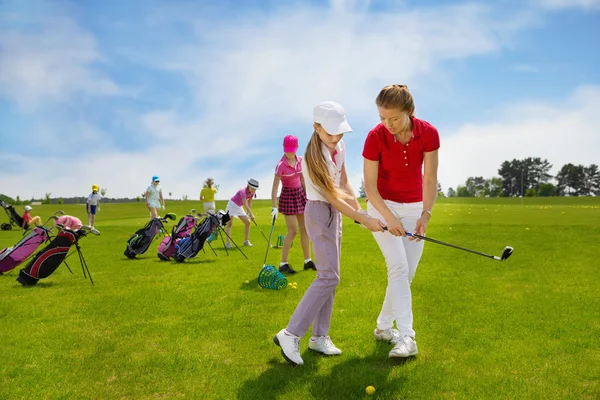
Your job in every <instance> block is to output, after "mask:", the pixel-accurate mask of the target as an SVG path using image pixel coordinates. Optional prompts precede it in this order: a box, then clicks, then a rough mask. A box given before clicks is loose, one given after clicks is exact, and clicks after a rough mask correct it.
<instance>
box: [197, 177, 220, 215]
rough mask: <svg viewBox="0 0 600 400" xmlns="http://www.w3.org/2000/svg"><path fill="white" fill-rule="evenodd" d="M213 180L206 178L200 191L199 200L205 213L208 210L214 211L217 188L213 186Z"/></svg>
mask: <svg viewBox="0 0 600 400" xmlns="http://www.w3.org/2000/svg"><path fill="white" fill-rule="evenodd" d="M214 186H215V182H214V180H213V178H208V179H207V180H206V182H205V183H204V187H203V188H202V190H201V191H200V201H201V202H202V205H203V207H204V213H205V214H207V213H208V212H209V211H211V212H213V213H214V212H215V210H216V207H215V194H216V193H217V188H216V187H214Z"/></svg>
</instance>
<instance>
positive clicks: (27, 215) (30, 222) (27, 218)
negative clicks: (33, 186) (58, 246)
mask: <svg viewBox="0 0 600 400" xmlns="http://www.w3.org/2000/svg"><path fill="white" fill-rule="evenodd" d="M23 209H24V210H25V212H24V213H23V215H22V216H21V218H23V226H21V230H23V231H26V230H27V229H29V228H31V227H32V226H40V225H42V219H41V218H40V217H39V216H37V215H36V216H35V217H32V216H31V210H32V208H31V206H25V207H23Z"/></svg>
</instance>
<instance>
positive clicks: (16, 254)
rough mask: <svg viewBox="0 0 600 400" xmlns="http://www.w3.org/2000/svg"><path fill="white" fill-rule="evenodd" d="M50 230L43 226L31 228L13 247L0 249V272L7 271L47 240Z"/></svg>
mask: <svg viewBox="0 0 600 400" xmlns="http://www.w3.org/2000/svg"><path fill="white" fill-rule="evenodd" d="M49 235H50V230H49V229H48V228H46V227H44V226H37V227H35V228H33V229H32V230H31V231H30V232H29V233H28V234H27V235H26V236H24V237H23V238H22V239H21V240H19V242H18V243H17V244H15V245H14V246H13V247H8V248H6V249H3V250H1V251H0V273H3V272H8V271H10V270H12V269H13V268H15V267H17V266H18V265H19V264H21V263H22V262H23V261H25V260H26V259H27V258H28V257H29V256H30V255H32V254H33V252H34V251H35V250H36V249H37V248H38V246H39V245H40V244H42V243H44V242H46V241H47V240H48V238H49V237H50V236H49Z"/></svg>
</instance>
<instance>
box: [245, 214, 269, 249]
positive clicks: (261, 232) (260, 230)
mask: <svg viewBox="0 0 600 400" xmlns="http://www.w3.org/2000/svg"><path fill="white" fill-rule="evenodd" d="M250 219H251V220H252V222H254V225H256V227H257V228H258V231H259V232H260V234H261V235H262V236H263V237H264V238H265V240H266V241H267V243H269V245H270V244H271V241H270V240H269V239H267V237H266V236H265V234H264V233H263V231H262V229H260V226H258V224H257V223H256V221H255V220H254V219H252V218H250Z"/></svg>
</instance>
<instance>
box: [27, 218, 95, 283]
mask: <svg viewBox="0 0 600 400" xmlns="http://www.w3.org/2000/svg"><path fill="white" fill-rule="evenodd" d="M85 234H86V233H85V231H84V230H81V229H80V230H78V231H71V230H69V229H63V230H61V231H60V232H59V233H58V235H56V237H55V238H54V239H52V241H51V242H50V243H49V244H48V245H47V246H46V247H44V248H43V249H42V250H40V251H39V252H38V253H37V254H36V255H35V257H34V258H33V259H32V260H31V261H30V262H29V264H27V266H26V267H25V268H23V269H21V271H20V272H19V276H18V277H17V281H18V282H19V283H21V284H22V285H23V286H33V285H35V284H37V283H38V281H39V280H40V279H43V278H47V277H49V276H50V275H52V274H53V273H54V271H56V269H57V268H58V267H59V266H60V264H61V263H62V262H63V261H64V260H65V258H66V257H67V253H69V250H70V249H71V246H73V245H74V244H76V243H77V241H78V240H79V238H81V237H82V236H85ZM82 267H83V265H82ZM90 279H91V278H90Z"/></svg>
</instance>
